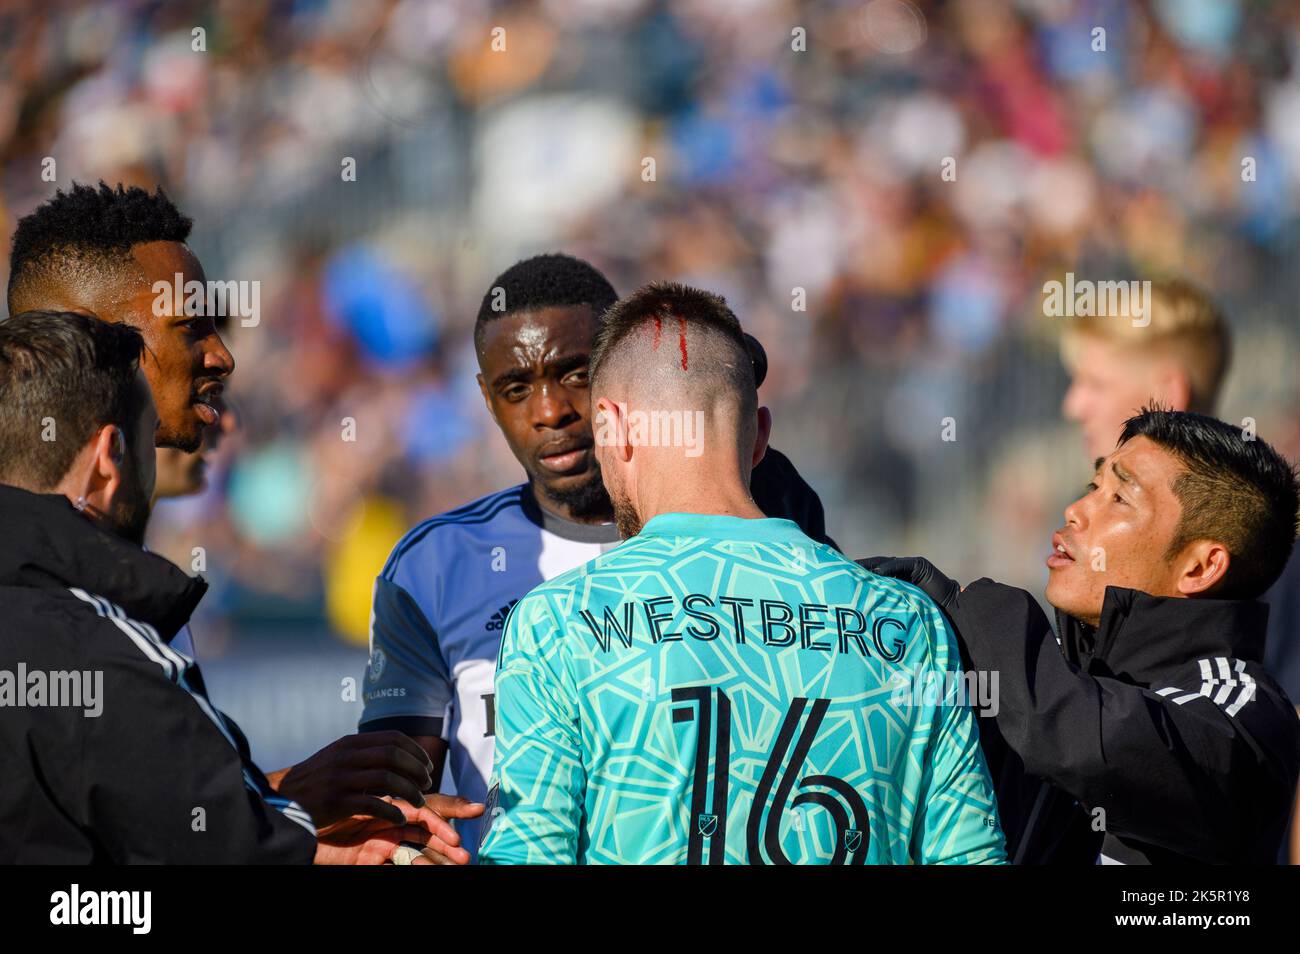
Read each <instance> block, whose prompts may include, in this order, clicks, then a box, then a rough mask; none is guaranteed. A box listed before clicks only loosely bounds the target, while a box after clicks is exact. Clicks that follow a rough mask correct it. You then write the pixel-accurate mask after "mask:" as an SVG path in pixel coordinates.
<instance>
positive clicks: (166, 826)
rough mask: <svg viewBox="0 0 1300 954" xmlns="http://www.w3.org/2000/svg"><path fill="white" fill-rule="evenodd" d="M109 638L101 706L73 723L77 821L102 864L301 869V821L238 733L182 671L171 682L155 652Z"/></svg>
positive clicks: (309, 833) (306, 854)
mask: <svg viewBox="0 0 1300 954" xmlns="http://www.w3.org/2000/svg"><path fill="white" fill-rule="evenodd" d="M115 635H116V640H117V641H119V642H118V643H117V647H116V648H117V651H114V652H112V653H110V654H109V657H108V659H107V660H106V662H105V665H104V687H103V700H104V701H103V710H102V712H101V713H100V714H99V715H98V716H97V717H95V718H85V719H84V720H81V721H82V722H83V729H82V733H81V737H82V746H81V748H82V757H81V759H80V771H81V774H82V779H81V782H82V784H81V786H80V791H82V792H83V797H84V804H83V805H82V806H80V811H79V814H81V815H82V816H83V818H82V823H83V824H84V825H85V826H86V827H87V828H88V829H89V830H90V831H91V832H92V833H93V834H94V837H95V839H96V840H97V841H98V842H99V844H100V845H101V848H102V850H103V851H104V852H105V853H106V854H107V856H108V857H109V858H110V859H111V860H112V861H114V862H117V863H121V864H141V863H145V864H148V863H166V864H285V863H301V864H307V863H310V862H311V861H312V858H313V857H314V855H315V851H316V837H315V832H314V829H313V828H312V824H311V819H310V817H309V816H308V815H307V813H306V812H305V811H303V809H302V808H301V807H300V806H298V805H297V804H296V803H294V802H291V801H289V800H288V799H284V798H281V797H279V796H277V795H275V794H274V793H273V792H272V791H271V789H270V786H269V785H268V784H267V782H266V778H265V776H264V775H263V774H262V773H261V771H259V770H258V768H257V766H255V765H254V764H253V763H252V762H251V761H250V760H248V758H247V743H246V742H245V740H244V737H243V735H242V733H240V731H239V729H238V727H237V726H235V725H234V723H233V722H230V721H229V720H227V719H226V718H225V717H224V716H223V715H222V714H221V713H219V712H218V711H217V710H216V709H215V708H213V707H212V705H211V703H210V702H209V701H208V700H207V698H206V695H205V694H204V693H203V692H202V680H201V676H199V675H198V673H197V672H196V671H195V670H193V669H190V670H189V671H188V673H187V675H186V677H184V678H181V677H179V676H178V674H177V671H176V670H175V669H168V664H170V663H171V662H172V661H171V660H169V659H167V658H166V657H165V656H163V655H161V654H160V653H159V651H158V649H157V647H155V646H148V647H145V648H143V649H142V648H141V646H140V644H138V643H137V644H136V645H135V646H131V645H127V644H126V640H125V639H124V637H123V635H122V634H120V633H118V634H115ZM108 638H109V639H112V638H113V637H112V636H109V637H108ZM149 653H153V654H155V655H158V656H159V659H151V658H147V656H148V654H149ZM133 654H134V655H133ZM159 660H161V661H159ZM196 685H197V687H198V690H199V691H197V692H196V691H194V687H195V686H196Z"/></svg>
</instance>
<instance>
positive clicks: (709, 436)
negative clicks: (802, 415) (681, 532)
mask: <svg viewBox="0 0 1300 954" xmlns="http://www.w3.org/2000/svg"><path fill="white" fill-rule="evenodd" d="M591 374H592V391H593V394H592V396H593V399H594V400H595V401H596V406H597V414H598V418H597V435H596V443H597V446H598V447H599V448H600V451H599V453H600V455H601V463H602V474H603V475H604V477H605V485H606V488H607V489H608V490H609V492H610V498H611V500H613V502H614V515H615V520H616V522H618V524H619V529H620V530H621V531H622V532H623V534H624V536H632V535H634V534H635V533H636V532H637V531H639V529H640V527H641V525H643V524H644V523H645V521H646V520H648V519H649V518H650V517H651V516H653V515H654V512H656V506H655V503H654V502H655V501H659V502H662V501H666V500H671V499H676V500H678V501H690V502H691V504H692V505H693V506H696V507H701V508H704V509H702V510H695V511H693V512H718V513H726V512H730V510H731V509H735V507H736V506H737V505H740V506H741V507H743V508H745V509H748V508H749V507H753V501H752V498H750V496H749V477H750V471H751V470H752V469H753V466H754V464H756V463H757V461H758V460H759V459H761V457H762V450H763V448H765V447H766V443H767V430H768V427H767V422H768V421H769V420H770V419H769V418H767V412H766V410H765V409H764V410H763V411H762V412H761V413H760V411H759V408H758V392H757V387H756V385H755V379H754V365H753V361H752V358H751V356H750V351H749V348H748V346H747V344H746V342H745V338H744V334H743V333H742V332H741V329H740V322H739V321H737V319H736V316H735V315H734V314H733V313H732V311H731V309H730V308H729V307H727V303H726V301H725V300H723V299H722V298H721V297H720V296H718V295H714V294H712V293H711V292H707V291H702V290H700V289H695V288H690V287H688V286H685V285H680V284H676V283H672V282H656V283H653V284H650V285H647V286H645V287H644V288H641V289H639V290H637V291H636V292H634V293H633V294H632V295H629V296H628V297H627V298H624V299H622V300H621V301H619V302H617V303H616V304H615V305H614V306H613V307H612V308H610V310H609V311H608V312H606V314H605V316H604V318H603V319H602V321H601V327H600V330H599V332H598V333H597V336H596V345H595V347H594V348H593V350H592V355H591ZM607 460H608V463H606V461H607ZM606 467H608V468H609V469H608V470H606V469H605V468H606ZM742 497H743V500H741V499H740V498H742ZM714 506H718V507H721V508H722V509H719V510H713V509H711V508H712V507H714ZM754 509H755V510H756V509H757V508H756V507H754Z"/></svg>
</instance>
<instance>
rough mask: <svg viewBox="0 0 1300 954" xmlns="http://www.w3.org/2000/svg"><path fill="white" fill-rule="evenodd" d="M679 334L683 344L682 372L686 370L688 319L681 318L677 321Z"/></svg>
mask: <svg viewBox="0 0 1300 954" xmlns="http://www.w3.org/2000/svg"><path fill="white" fill-rule="evenodd" d="M677 334H678V336H679V340H680V341H681V343H682V370H683V371H685V370H686V319H685V318H681V317H679V318H678V319H677Z"/></svg>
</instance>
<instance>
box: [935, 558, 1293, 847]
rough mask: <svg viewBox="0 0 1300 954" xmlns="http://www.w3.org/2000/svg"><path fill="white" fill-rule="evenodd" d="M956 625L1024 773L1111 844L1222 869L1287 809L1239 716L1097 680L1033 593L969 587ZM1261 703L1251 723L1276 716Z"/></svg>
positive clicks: (1284, 787)
mask: <svg viewBox="0 0 1300 954" xmlns="http://www.w3.org/2000/svg"><path fill="white" fill-rule="evenodd" d="M952 616H953V621H954V623H955V625H956V626H957V628H958V630H959V631H960V633H961V634H962V639H963V642H964V644H965V646H966V649H967V651H968V653H969V655H970V659H971V662H972V664H973V665H974V666H975V668H976V669H981V670H988V671H990V672H996V673H998V677H999V685H998V704H999V710H998V713H997V717H996V718H997V724H998V727H999V729H1000V730H1001V732H1002V736H1003V737H1004V739H1005V740H1006V743H1007V744H1008V745H1009V746H1010V747H1011V748H1012V749H1013V750H1014V751H1015V752H1016V753H1017V754H1018V755H1019V756H1020V757H1021V759H1023V761H1024V766H1025V770H1026V771H1027V772H1029V773H1030V774H1032V775H1036V776H1039V777H1041V778H1045V779H1047V780H1048V781H1050V782H1052V783H1053V784H1055V785H1056V786H1057V787H1058V788H1060V789H1062V790H1064V791H1065V792H1068V793H1069V794H1070V795H1072V796H1074V797H1075V798H1076V799H1078V800H1079V802H1080V803H1082V804H1083V805H1084V806H1085V807H1086V808H1088V809H1089V810H1094V809H1097V808H1101V809H1103V810H1104V812H1105V817H1104V824H1105V828H1106V830H1107V831H1108V832H1110V833H1111V834H1113V835H1117V836H1120V837H1125V836H1127V837H1132V838H1135V839H1138V840H1140V841H1143V842H1147V843H1150V844H1154V845H1159V846H1161V847H1163V848H1166V849H1169V850H1172V851H1176V852H1179V853H1181V854H1186V855H1189V856H1191V857H1195V858H1200V859H1203V860H1206V861H1223V860H1227V859H1232V858H1234V857H1239V856H1240V854H1239V852H1245V851H1247V850H1249V846H1250V845H1251V844H1252V843H1253V842H1255V841H1256V840H1257V839H1258V837H1259V835H1258V832H1259V826H1260V824H1261V820H1260V819H1259V818H1258V816H1259V815H1260V814H1263V813H1264V810H1265V806H1268V810H1271V809H1272V807H1273V803H1275V802H1276V804H1277V805H1279V806H1284V805H1285V804H1287V800H1288V799H1289V786H1290V783H1288V782H1287V780H1286V779H1284V778H1283V777H1282V776H1283V775H1285V769H1284V768H1282V767H1281V766H1278V765H1276V764H1274V763H1273V762H1271V761H1270V760H1269V759H1268V758H1267V757H1265V756H1263V755H1262V754H1261V753H1260V752H1259V751H1258V749H1257V747H1256V745H1255V743H1254V741H1253V739H1252V736H1251V733H1249V732H1248V731H1246V730H1245V728H1244V724H1243V714H1242V713H1241V712H1240V711H1237V712H1236V713H1234V714H1229V713H1228V711H1227V710H1226V709H1225V708H1224V707H1222V706H1220V705H1217V704H1216V703H1215V702H1214V701H1213V700H1212V699H1210V698H1206V697H1204V696H1196V697H1195V698H1193V697H1192V696H1191V693H1194V692H1195V691H1196V689H1197V685H1196V684H1195V682H1193V683H1192V684H1191V685H1190V686H1185V687H1184V688H1183V689H1182V691H1179V692H1176V693H1171V692H1169V689H1168V688H1166V687H1152V688H1144V687H1141V686H1136V685H1132V684H1130V683H1126V682H1123V681H1120V680H1118V679H1113V678H1099V677H1094V676H1090V675H1088V674H1087V673H1084V672H1083V671H1082V670H1080V669H1079V668H1078V667H1076V666H1074V665H1073V664H1071V663H1070V662H1069V661H1068V660H1067V659H1066V658H1065V656H1064V655H1063V654H1062V653H1061V651H1060V647H1059V645H1058V644H1057V641H1056V637H1055V635H1054V633H1053V631H1052V628H1051V625H1050V624H1049V622H1048V619H1047V616H1046V615H1045V614H1044V613H1043V611H1042V609H1041V607H1040V606H1039V605H1038V603H1037V602H1036V601H1035V600H1034V598H1033V597H1032V596H1031V595H1030V594H1029V593H1026V592H1025V591H1024V590H1019V589H1015V588H1013V587H1008V586H1003V585H1001V584H998V583H994V582H993V581H991V580H979V581H977V582H975V583H972V584H971V585H970V586H968V587H967V588H966V589H965V591H963V592H962V594H961V596H960V598H959V599H958V600H957V601H956V605H955V606H954V607H953V608H952ZM1193 666H1194V664H1193ZM1190 678H1192V676H1191V674H1190V673H1189V674H1187V677H1186V678H1185V679H1183V680H1182V681H1187V679H1190ZM1174 681H1175V682H1176V681H1179V680H1174ZM1161 688H1166V695H1161V694H1159V691H1158V690H1159V689H1161ZM1177 698H1183V699H1184V700H1185V701H1184V703H1183V704H1178V703H1176V702H1175V701H1174V700H1175V699H1177ZM1260 703H1261V707H1262V708H1261V709H1258V710H1254V711H1252V712H1251V713H1248V714H1247V715H1246V717H1247V718H1259V717H1263V718H1272V716H1273V715H1275V714H1274V713H1270V712H1268V711H1266V709H1267V707H1272V706H1274V705H1275V704H1276V699H1274V698H1272V697H1268V698H1263V699H1261V700H1260ZM1246 708H1249V707H1246ZM1283 810H1285V809H1283Z"/></svg>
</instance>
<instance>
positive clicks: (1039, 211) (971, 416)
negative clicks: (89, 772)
mask: <svg viewBox="0 0 1300 954" xmlns="http://www.w3.org/2000/svg"><path fill="white" fill-rule="evenodd" d="M46 157H53V159H54V160H55V164H56V169H57V173H56V178H55V181H53V182H51V181H48V180H47V178H43V177H42V171H43V169H44V168H46V166H47V165H48V164H43V161H44V160H45V159H46ZM348 159H351V160H353V162H354V164H355V177H354V181H353V180H352V179H350V178H349V176H348V174H347V167H348V163H347V160H348ZM1247 160H1249V161H1247ZM0 167H2V168H3V177H2V179H0V234H3V235H5V236H8V235H9V234H10V233H11V232H12V228H13V223H14V221H15V220H16V218H17V217H18V216H20V215H22V214H24V213H26V212H28V211H29V210H30V209H32V208H33V207H34V206H35V205H36V204H38V203H39V202H40V201H41V200H42V199H44V198H45V197H47V196H48V195H50V194H51V193H52V191H53V189H54V188H55V187H57V186H60V185H63V186H66V185H68V184H69V183H70V182H71V181H72V180H74V179H75V180H77V181H90V182H94V181H96V180H98V179H101V178H102V179H105V180H107V181H108V182H110V183H114V182H117V181H123V182H126V183H129V184H139V185H145V186H149V187H152V186H153V185H154V184H156V183H158V184H161V185H162V186H163V187H164V189H166V190H167V192H168V193H169V194H170V195H171V196H172V197H173V198H174V199H175V200H176V201H177V202H178V204H179V205H180V206H181V208H182V209H183V210H184V211H185V212H186V213H187V214H188V215H190V216H192V217H193V218H194V220H195V228H194V234H193V238H192V242H191V245H192V247H193V248H194V249H195V251H196V252H197V254H198V255H199V257H200V259H201V260H202V261H203V263H204V265H205V268H206V270H207V273H208V277H209V278H216V279H222V280H226V279H236V280H256V281H259V282H260V283H261V313H260V320H259V321H258V323H257V324H256V325H255V326H251V327H245V326H243V324H242V323H241V322H240V321H239V320H238V319H236V320H234V322H233V327H232V329H231V331H230V333H229V336H228V338H227V343H228V344H229V345H230V346H231V349H232V351H233V352H234V354H235V357H236V359H237V362H238V366H237V369H236V372H235V374H234V376H233V378H232V379H231V381H230V385H229V390H228V392H227V393H228V396H229V404H230V405H231V407H232V408H233V409H234V411H235V413H236V415H237V417H238V423H239V427H238V429H237V432H236V433H235V434H234V435H233V436H232V437H231V438H230V439H228V440H226V441H225V442H224V443H223V444H222V445H221V447H220V448H219V450H218V451H217V452H216V453H215V455H214V459H213V461H212V466H211V469H210V471H209V488H208V490H207V491H206V492H205V493H204V494H202V495H201V496H199V497H196V498H192V499H189V500H184V501H176V502H168V503H164V504H162V505H161V506H160V507H159V509H158V511H157V513H156V516H155V526H154V528H153V532H152V539H151V543H152V545H153V546H155V547H156V548H158V549H160V550H161V551H162V552H164V553H166V554H167V555H169V556H171V557H172V558H173V559H175V560H177V561H178V562H179V563H180V564H181V565H182V566H188V565H190V564H191V561H192V554H193V552H194V548H195V547H202V548H203V552H204V553H205V555H206V556H205V562H206V568H205V573H206V575H207V576H208V578H209V579H210V580H211V582H212V583H213V585H214V588H215V590H216V592H215V593H214V594H213V595H212V598H210V599H209V600H208V601H207V612H208V614H209V616H208V619H207V620H206V621H200V622H199V623H196V638H197V640H198V643H199V646H200V650H201V651H202V652H205V653H209V654H211V655H213V656H217V657H219V656H220V655H221V653H222V652H223V647H224V645H225V642H226V641H227V640H229V639H231V638H233V639H235V640H238V639H239V638H240V636H239V634H240V632H241V627H243V628H247V627H252V628H253V629H255V630H257V631H259V632H269V630H267V629H265V625H266V624H267V623H268V622H270V621H276V620H286V619H293V620H297V621H298V622H300V623H304V624H306V625H309V626H310V625H313V624H315V625H317V626H318V627H319V628H322V629H323V628H325V625H324V624H328V628H329V629H330V630H331V631H332V632H334V633H336V634H338V635H339V636H340V637H341V638H343V639H346V640H349V641H352V642H353V643H361V644H364V640H365V630H366V620H367V615H368V611H369V591H370V583H371V581H372V579H373V577H374V574H375V571H376V570H377V568H378V567H379V566H380V565H381V564H382V562H383V559H384V557H385V555H386V554H387V552H388V550H389V548H390V547H391V545H392V543H393V542H394V541H395V540H396V539H397V537H398V536H399V535H400V534H401V533H402V532H403V531H404V530H405V529H406V528H408V527H409V526H410V525H411V524H412V523H414V522H415V521H417V520H419V519H422V518H424V517H426V516H429V515H431V514H433V513H436V512H438V511H440V510H443V509H446V508H450V507H453V506H457V505H459V504H461V503H464V502H466V501H468V500H470V499H473V498H474V497H476V496H479V495H481V494H483V493H486V492H488V491H491V490H494V489H498V488H501V487H505V486H508V485H510V484H512V483H515V482H517V481H518V480H520V479H521V476H522V474H521V471H520V469H519V467H518V466H517V465H516V463H515V462H514V460H513V459H512V458H511V457H510V456H509V453H508V452H507V450H506V448H505V445H504V442H503V441H502V440H501V438H500V437H499V435H498V434H497V432H496V430H495V428H494V427H493V425H492V423H491V421H490V419H489V417H488V415H487V413H486V411H485V410H484V408H483V405H482V400H481V398H480V396H479V392H478V387H477V384H476V382H475V379H474V374H475V372H476V370H477V368H476V363H475V358H474V354H473V349H472V342H471V329H472V325H473V317H474V314H475V312H476V311H477V308H478V305H479V301H480V300H481V298H482V297H483V295H484V294H485V293H486V292H487V291H488V286H489V284H490V283H491V280H492V278H493V277H494V276H495V275H496V274H498V273H499V272H501V271H502V270H503V269H504V268H506V267H507V266H508V265H510V264H511V263H512V262H514V261H515V260H517V259H519V258H521V257H524V256H526V255H528V254H532V253H534V252H538V251H544V250H563V251H566V252H570V253H572V254H575V255H578V256H581V257H584V258H587V259H589V260H590V261H592V262H593V263H594V264H596V265H597V266H598V267H600V268H601V269H603V270H604V271H605V272H606V273H607V274H608V275H609V276H610V278H611V280H613V281H614V283H615V286H616V288H617V289H618V290H619V291H620V293H623V292H628V291H631V290H632V289H633V288H634V287H636V286H637V285H639V284H641V283H643V282H645V281H649V280H651V279H656V278H674V279H680V280H683V281H687V282H690V283H692V284H696V285H700V286H703V287H706V288H710V289H713V290H715V291H718V292H720V293H722V294H724V295H725V296H726V297H727V299H728V301H729V302H730V303H731V305H732V307H733V308H734V309H735V311H736V313H737V314H738V315H739V317H740V318H741V321H742V323H743V324H744V325H745V327H746V329H747V330H749V331H751V332H752V333H754V334H755V335H756V336H757V337H758V338H759V339H760V340H761V341H762V342H763V344H764V345H765V347H766V349H767V352H768V356H769V361H770V372H769V375H768V378H767V381H766V383H765V384H764V386H763V390H762V397H763V398H764V400H765V402H766V403H767V404H769V405H770V406H771V407H772V408H773V411H774V415H775V426H774V434H773V443H774V444H775V446H777V447H778V448H780V449H781V450H782V451H784V452H785V453H786V454H788V455H789V456H790V457H791V458H792V459H793V460H794V461H795V462H796V464H797V465H798V466H799V468H800V470H801V471H802V473H803V474H804V476H805V477H806V478H807V479H808V481H809V482H810V483H811V484H812V485H813V486H814V487H815V488H816V489H817V490H818V491H819V493H820V494H821V496H822V499H823V501H824V503H825V507H826V514H827V527H828V530H829V531H830V533H831V535H832V536H833V537H835V539H836V540H837V541H838V542H839V543H840V544H841V545H842V546H843V547H844V548H845V550H847V551H848V552H849V555H850V556H863V555H867V554H872V553H889V552H895V553H902V552H906V553H920V554H923V555H925V556H928V557H930V558H931V559H932V560H934V561H935V563H937V564H938V565H939V566H940V567H941V568H943V569H944V570H945V571H946V572H948V573H950V574H951V575H953V576H955V577H957V578H958V579H959V580H963V581H965V580H967V579H970V578H973V577H975V576H980V575H991V576H995V577H998V578H1000V579H1002V580H1005V581H1006V582H1009V583H1014V584H1017V585H1022V586H1026V587H1028V588H1030V589H1031V590H1033V591H1035V592H1041V587H1042V583H1043V581H1044V579H1045V570H1044V569H1043V566H1042V559H1043V557H1044V555H1045V553H1046V550H1047V546H1048V544H1047V538H1048V535H1049V534H1050V532H1051V531H1052V530H1053V529H1054V528H1055V527H1056V526H1058V525H1059V523H1060V511H1061V508H1062V507H1063V506H1064V505H1065V504H1066V503H1068V502H1069V501H1070V500H1072V499H1073V497H1074V496H1075V495H1076V491H1077V490H1078V489H1079V488H1080V487H1081V486H1082V484H1083V483H1085V482H1086V480H1087V479H1088V476H1089V474H1090V469H1091V462H1090V460H1088V458H1087V456H1086V454H1085V451H1084V447H1083V443H1082V440H1081V438H1080V436H1079V434H1078V431H1077V429H1076V428H1074V427H1072V426H1071V425H1070V424H1068V423H1066V422H1063V421H1062V418H1061V400H1062V396H1063V394H1064V392H1065V386H1066V375H1065V372H1064V370H1063V368H1062V366H1061V363H1060V357H1059V354H1058V340H1057V339H1058V334H1059V331H1060V326H1061V322H1063V321H1067V320H1068V319H1061V318H1050V317H1047V316H1045V315H1044V313H1043V291H1042V289H1043V284H1044V282H1046V281H1049V280H1052V279H1059V278H1061V277H1062V276H1063V275H1064V273H1066V272H1073V273H1075V275H1076V276H1079V277H1087V278H1091V279H1094V280H1119V279H1130V278H1146V277H1158V276H1164V275H1186V276H1189V277H1191V278H1193V279H1194V280H1196V281H1197V282H1199V283H1201V284H1202V285H1204V287H1206V288H1207V289H1208V290H1209V291H1210V292H1211V293H1212V294H1213V295H1214V296H1215V297H1216V298H1217V299H1218V301H1219V302H1220V304H1221V305H1222V306H1223V308H1224V309H1225V311H1226V312H1227V314H1228V316H1229V319H1230V321H1231V324H1232V329H1233V333H1234V336H1235V339H1236V342H1235V348H1234V351H1235V357H1234V363H1233V366H1232V368H1231V369H1230V372H1229V376H1228V384H1227V390H1226V394H1225V397H1224V400H1223V402H1222V404H1221V407H1220V409H1219V410H1220V416H1222V417H1224V418H1225V419H1227V420H1234V421H1235V420H1240V419H1241V418H1243V417H1246V416H1249V417H1252V418H1254V419H1255V420H1256V421H1257V426H1258V430H1259V433H1260V435H1261V436H1263V437H1264V438H1266V439H1267V440H1269V441H1271V442H1273V443H1274V444H1276V445H1277V446H1278V447H1279V449H1282V450H1283V451H1284V452H1286V453H1289V454H1290V455H1291V456H1292V457H1296V456H1300V375H1297V374H1296V368H1297V367H1300V317H1297V314H1296V306H1295V303H1296V302H1297V300H1300V269H1298V268H1296V265H1295V263H1296V261H1297V253H1298V252H1300V221H1298V216H1297V212H1298V210H1300V5H1296V4H1294V3H1287V2H1267V0H1260V2H1245V0H1150V2H1130V0H962V2H960V3H941V2H924V0H914V2H911V3H906V2H903V0H854V2H836V0H826V2H781V0H732V2H721V0H672V2H652V0H542V2H537V3H489V2H481V0H223V2H205V3H198V2H188V0H170V2H161V0H155V2H143V0H124V2H104V0H91V2H84V3H76V2H64V0H47V2H39V3H36V2H8V3H5V4H4V5H3V6H0ZM0 269H3V265H2V264H0ZM949 418H950V419H951V420H952V422H953V425H954V426H955V438H956V439H955V440H942V439H941V435H942V433H943V432H944V427H945V424H944V421H945V419H949ZM349 437H352V438H354V439H348V438H349ZM204 627H206V633H202V632H199V630H201V629H203V628H204ZM259 627H261V628H260V629H259Z"/></svg>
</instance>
